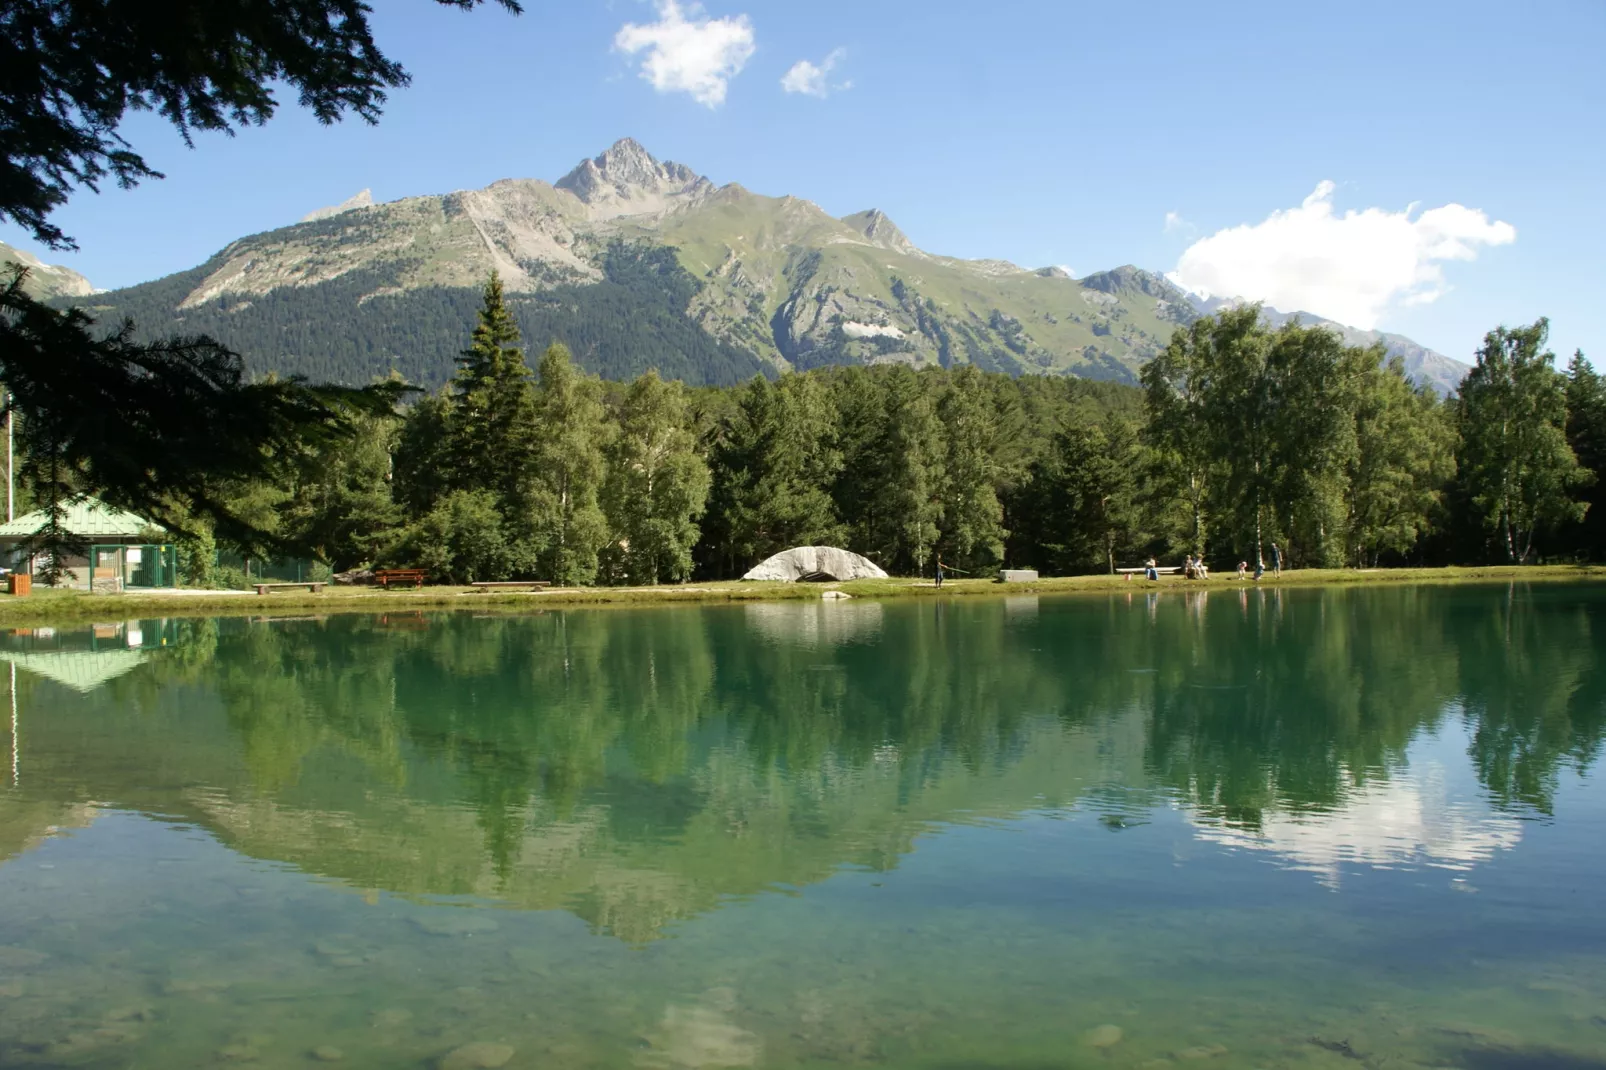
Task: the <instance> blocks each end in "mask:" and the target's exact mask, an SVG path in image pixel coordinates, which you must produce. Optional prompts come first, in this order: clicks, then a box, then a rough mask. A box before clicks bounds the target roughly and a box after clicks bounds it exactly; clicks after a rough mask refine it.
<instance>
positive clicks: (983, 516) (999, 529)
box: [937, 365, 1006, 571]
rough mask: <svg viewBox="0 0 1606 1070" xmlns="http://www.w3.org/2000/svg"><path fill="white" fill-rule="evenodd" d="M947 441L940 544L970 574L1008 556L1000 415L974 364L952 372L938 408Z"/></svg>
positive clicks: (942, 472) (941, 482) (943, 471)
mask: <svg viewBox="0 0 1606 1070" xmlns="http://www.w3.org/2000/svg"><path fill="white" fill-rule="evenodd" d="M937 412H938V416H939V418H940V419H941V421H942V428H943V437H944V439H945V440H946V443H945V444H946V447H947V449H946V456H945V457H944V459H943V461H944V463H943V467H942V470H941V479H940V486H941V487H942V521H941V524H942V533H941V545H942V547H943V548H944V549H945V550H947V551H948V553H950V554H951V555H952V558H951V560H952V563H953V564H955V565H958V566H962V567H964V568H966V569H969V570H971V571H975V570H978V569H983V568H986V567H988V566H992V565H997V564H998V563H999V562H1000V560H1001V559H1002V557H1003V554H1004V536H1005V534H1006V532H1005V531H1004V511H1003V507H1002V506H1001V505H999V502H998V493H997V491H996V489H995V482H996V479H997V476H998V470H997V466H996V464H995V462H994V449H995V444H996V443H997V442H998V439H999V426H998V415H997V412H996V410H995V409H994V407H993V399H992V393H991V391H990V390H989V389H988V388H987V384H986V383H985V381H984V380H983V378H982V374H981V372H980V371H978V370H977V369H976V367H975V366H974V365H967V366H965V367H964V368H961V369H960V370H959V371H957V372H955V373H953V375H952V376H951V377H950V378H949V380H948V383H947V385H946V386H945V387H944V388H943V391H942V396H941V400H940V401H939V402H938V405H937Z"/></svg>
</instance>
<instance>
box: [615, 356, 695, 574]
mask: <svg viewBox="0 0 1606 1070" xmlns="http://www.w3.org/2000/svg"><path fill="white" fill-rule="evenodd" d="M687 418H688V414H687V406H686V392H685V388H684V387H683V386H681V384H680V383H678V382H667V383H666V382H664V381H663V380H662V379H660V378H659V377H658V373H657V372H656V371H649V372H647V374H645V375H643V376H641V377H639V378H638V379H636V381H635V382H634V383H632V384H631V385H630V389H629V391H628V392H626V394H625V398H624V403H623V405H622V406H621V407H620V411H619V433H618V435H617V436H616V437H615V438H614V440H613V443H612V445H611V446H610V447H609V449H608V476H607V485H606V489H605V493H604V499H603V501H604V506H605V511H606V512H607V515H608V521H609V525H610V527H611V528H612V537H613V545H614V547H615V551H616V554H617V556H618V559H619V563H620V565H621V567H622V571H623V573H624V577H625V578H626V579H627V580H628V581H629V582H631V583H650V584H656V583H658V582H659V581H660V580H671V581H676V580H684V579H685V578H686V577H687V576H688V575H690V573H691V551H692V546H693V545H695V544H696V542H697V536H698V529H697V518H698V517H700V516H701V515H702V513H703V507H704V505H705V504H706V502H707V499H708V484H709V475H708V464H707V462H705V461H704V460H703V458H702V457H701V456H700V455H699V454H698V453H697V449H696V445H697V443H696V440H695V439H694V438H693V436H692V433H691V431H690V429H689V428H688V426H687Z"/></svg>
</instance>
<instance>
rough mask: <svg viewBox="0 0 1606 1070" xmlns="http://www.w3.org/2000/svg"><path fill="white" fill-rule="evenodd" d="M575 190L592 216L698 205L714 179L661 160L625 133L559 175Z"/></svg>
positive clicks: (653, 212) (652, 212) (561, 183)
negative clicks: (604, 150)
mask: <svg viewBox="0 0 1606 1070" xmlns="http://www.w3.org/2000/svg"><path fill="white" fill-rule="evenodd" d="M557 188H558V189H560V190H567V191H568V192H569V193H572V194H574V195H575V197H576V198H578V199H579V200H580V201H581V202H582V203H583V204H584V205H585V206H586V208H587V215H588V217H589V218H591V219H593V220H604V219H615V218H618V217H619V216H638V215H656V214H660V213H663V212H669V211H674V210H676V209H683V208H687V207H690V206H692V205H695V204H696V203H697V202H699V201H700V200H702V199H703V198H705V197H707V196H708V195H709V194H710V193H712V192H714V184H713V183H712V182H710V181H708V179H706V178H704V177H703V176H702V175H699V174H697V173H696V172H695V171H693V170H692V169H691V168H689V167H686V166H685V165H683V164H678V163H673V162H665V163H659V162H658V161H657V160H656V159H654V158H653V156H652V154H651V153H649V152H648V151H647V150H646V149H644V148H642V147H641V145H640V143H638V142H637V141H635V140H634V139H633V138H624V139H623V140H621V141H617V142H615V143H614V144H613V146H612V147H611V148H609V149H608V151H607V152H604V153H603V154H602V155H601V156H598V157H596V158H595V159H592V160H581V161H580V163H579V164H578V165H577V166H576V167H575V169H574V170H572V171H570V172H569V173H568V174H566V175H564V176H563V177H562V178H560V179H558V181H557Z"/></svg>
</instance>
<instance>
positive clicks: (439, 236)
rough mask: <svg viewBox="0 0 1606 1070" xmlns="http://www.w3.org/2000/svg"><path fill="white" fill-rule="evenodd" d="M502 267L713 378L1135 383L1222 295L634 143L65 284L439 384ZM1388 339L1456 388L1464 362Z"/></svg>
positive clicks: (643, 354) (292, 351) (526, 311)
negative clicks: (979, 371) (175, 262)
mask: <svg viewBox="0 0 1606 1070" xmlns="http://www.w3.org/2000/svg"><path fill="white" fill-rule="evenodd" d="M22 255H25V254H22ZM57 270H64V269H57ZM493 270H494V271H497V272H498V273H500V275H501V277H502V280H503V283H504V286H505V289H506V291H507V293H508V295H509V301H510V304H511V305H512V307H513V310H514V313H515V315H516V316H517V317H518V320H519V323H520V327H521V329H522V330H523V333H524V337H525V339H526V341H527V343H528V344H529V345H531V346H532V347H540V346H544V345H545V344H546V343H547V342H548V341H551V340H554V339H556V340H561V341H564V342H566V343H567V344H568V345H569V347H570V348H571V349H572V350H573V351H574V352H575V355H576V357H577V359H578V360H579V362H580V363H581V364H582V365H584V366H585V367H587V368H589V369H591V370H592V371H595V372H598V373H600V374H602V375H604V376H606V377H609V378H621V379H622V378H629V377H632V376H635V375H637V374H640V373H641V372H643V371H645V370H646V369H647V368H648V367H656V368H658V369H659V371H660V372H662V373H663V374H664V375H666V376H669V377H674V378H680V379H684V380H686V381H687V382H690V383H694V384H729V383H733V382H738V381H741V380H744V379H747V378H750V377H751V376H753V375H755V374H760V373H763V374H774V373H776V372H779V371H783V370H787V369H799V370H801V369H808V368H813V367H818V366H821V365H827V364H845V363H861V362H881V361H904V362H908V363H910V364H913V365H916V366H928V365H938V364H940V365H943V366H952V365H957V364H963V363H971V364H975V365H977V366H978V367H981V368H983V369H985V370H990V371H1001V372H1008V373H1011V374H1022V373H1029V372H1036V373H1051V374H1073V375H1078V376H1084V377H1089V378H1097V379H1114V380H1120V381H1128V382H1130V381H1134V380H1135V378H1136V373H1137V370H1138V369H1139V368H1140V367H1141V366H1142V365H1143V363H1144V362H1145V361H1147V360H1148V359H1149V358H1150V357H1152V356H1154V355H1155V354H1156V353H1158V352H1159V351H1160V349H1161V348H1162V347H1163V346H1164V345H1165V343H1166V341H1167V339H1168V338H1169V337H1170V335H1171V332H1172V331H1173V330H1174V329H1175V328H1176V327H1178V326H1180V325H1183V324H1187V323H1189V322H1192V320H1193V319H1195V318H1196V317H1197V316H1198V315H1200V314H1201V313H1202V312H1207V311H1209V310H1210V309H1209V305H1210V304H1211V303H1210V302H1203V301H1200V300H1199V299H1197V298H1195V297H1192V296H1190V295H1189V294H1187V293H1185V292H1183V291H1182V290H1181V289H1179V288H1178V287H1176V286H1175V285H1173V284H1172V283H1171V282H1170V281H1169V280H1167V279H1166V278H1165V277H1164V276H1162V275H1158V274H1155V273H1153V272H1148V271H1144V270H1141V269H1139V268H1135V267H1130V266H1127V267H1120V268H1116V269H1113V270H1110V271H1101V272H1098V273H1096V274H1092V275H1089V276H1087V277H1085V278H1082V279H1075V278H1072V277H1071V275H1070V273H1069V272H1067V271H1065V270H1064V269H1062V268H1057V267H1046V268H1039V269H1035V270H1034V269H1030V268H1024V267H1020V266H1017V265H1015V264H1012V263H1010V262H1008V261H1004V260H963V259H957V258H954V257H947V256H940V255H936V254H933V253H929V252H926V251H924V250H922V249H920V248H919V247H918V246H916V245H915V244H914V243H913V242H912V241H910V240H909V238H908V237H907V236H905V234H904V233H903V232H902V231H901V230H900V229H899V228H898V226H897V225H896V224H895V223H894V222H893V221H892V220H891V219H890V218H888V217H887V215H886V214H885V213H883V212H881V211H879V210H877V209H869V210H866V211H862V212H855V213H853V214H851V215H846V216H842V217H840V218H837V217H833V216H831V215H830V214H829V213H827V212H826V211H825V210H824V209H822V208H820V207H819V206H818V205H816V204H814V203H812V202H810V201H806V200H803V199H801V198H798V197H790V196H787V197H769V196H763V195H761V194H757V193H753V192H750V191H749V190H747V189H744V188H743V187H742V186H740V185H737V184H735V183H730V184H727V185H723V186H720V185H715V184H714V183H713V182H711V181H709V180H708V179H707V178H705V177H703V176H702V175H699V174H697V173H696V172H694V171H692V170H691V169H690V168H688V167H686V166H684V165H682V164H677V163H672V162H661V161H659V160H657V159H656V158H654V157H653V156H652V155H651V154H650V153H648V152H647V150H646V149H644V148H643V147H642V146H641V145H640V144H638V143H637V142H635V141H633V140H630V139H625V140H622V141H619V142H617V143H616V144H614V145H613V146H612V147H611V148H609V149H608V150H607V151H606V152H604V153H603V154H602V155H600V156H597V157H596V158H594V159H589V160H583V161H581V162H580V164H579V165H577V166H576V167H575V168H574V169H573V170H572V171H570V172H569V173H568V174H567V175H565V176H563V177H562V178H561V179H559V180H558V181H557V182H555V183H551V184H549V183H546V182H543V181H539V180H536V179H504V180H502V181H499V182H495V183H492V184H491V185H490V186H487V187H486V188H484V189H479V190H462V191H458V192H455V193H448V194H441V195H431V196H421V197H408V198H404V199H402V200H397V201H390V202H385V203H380V204H375V203H373V198H372V196H371V194H370V193H369V191H367V190H364V191H362V192H361V193H359V194H358V195H356V196H355V197H353V198H351V199H349V200H347V201H346V202H344V203H342V204H339V205H335V206H333V207H330V208H322V209H318V210H317V211H314V212H312V213H310V214H309V215H307V216H306V217H305V218H304V219H303V220H302V221H301V222H299V223H295V224H293V225H290V226H286V227H282V228H280V229H278V230H272V231H268V232H266V233H262V234H256V235H252V236H250V237H246V238H241V239H239V240H238V241H235V242H233V243H232V244H230V245H229V246H227V247H226V248H224V249H222V250H221V251H219V252H218V253H217V254H216V255H214V256H213V257H212V258H211V259H209V260H208V261H207V262H206V263H204V264H201V265H200V266H198V267H195V268H192V269H191V270H189V271H183V272H179V273H178V274H175V275H169V276H167V277H166V278H162V279H157V280H155V281H152V282H148V283H143V284H140V285H137V286H131V287H127V288H125V289H121V290H113V291H109V292H105V293H98V294H93V295H92V296H91V297H90V299H89V300H82V298H83V297H85V296H86V295H87V294H88V293H89V288H88V283H87V281H84V282H83V288H82V289H80V290H65V289H59V290H57V291H56V294H57V295H58V296H60V297H61V299H62V300H68V299H71V300H74V301H75V303H78V304H80V305H82V306H84V307H85V308H86V309H88V310H90V311H91V312H92V313H94V314H95V315H96V316H97V317H98V318H100V319H101V320H102V321H116V320H119V319H121V318H123V317H131V318H133V320H134V321H135V323H136V324H137V326H138V328H139V329H140V331H141V332H142V333H146V334H149V335H159V334H171V333H174V332H175V331H176V332H180V333H186V334H196V333H205V334H210V335H212V336H214V337H216V338H218V339H219V340H220V341H222V342H224V343H225V344H227V345H230V346H231V347H233V348H236V349H238V350H240V351H241V352H242V353H245V354H246V355H247V360H248V362H249V363H250V365H251V367H252V369H253V370H255V371H259V372H268V371H272V372H278V373H282V374H302V375H306V376H308V377H310V378H313V379H320V380H334V381H343V382H367V381H370V380H371V379H372V378H374V377H376V376H383V375H386V374H388V373H390V372H391V371H392V370H394V371H397V372H399V373H400V374H402V375H404V376H405V377H407V378H408V379H410V380H412V381H414V382H419V383H423V384H425V385H429V386H435V385H438V384H440V383H442V382H444V381H445V380H446V379H447V378H449V377H450V375H451V372H452V367H453V364H452V361H453V358H454V357H455V356H456V354H457V353H458V352H459V351H460V350H461V349H462V348H463V346H464V345H465V343H466V339H467V336H468V331H469V329H470V327H471V325H472V323H473V320H474V310H475V308H476V307H477V306H478V303H479V300H480V290H481V287H482V286H483V284H484V281H485V279H486V277H487V276H488V275H489V274H490V272H491V271H493ZM69 274H70V273H69ZM75 278H78V279H80V280H81V276H75ZM1217 304H1219V302H1218V303H1217ZM1268 317H1269V318H1272V319H1274V321H1276V320H1280V319H1281V318H1285V317H1282V314H1281V313H1275V312H1270V311H1269V312H1268ZM1304 318H1305V319H1307V320H1314V319H1315V317H1308V316H1307V317H1304ZM1324 322H1325V321H1324ZM1335 326H1336V325H1335ZM1343 330H1344V331H1345V332H1346V337H1348V338H1350V340H1352V341H1368V342H1369V341H1371V340H1373V337H1372V336H1371V335H1370V334H1369V333H1367V332H1354V331H1351V330H1350V329H1348V328H1343ZM1376 337H1377V338H1378V339H1380V340H1382V341H1383V342H1384V343H1385V344H1386V345H1387V346H1389V348H1390V350H1391V351H1392V352H1397V353H1399V354H1400V355H1401V356H1402V357H1403V358H1404V359H1405V361H1406V365H1407V370H1408V371H1409V372H1411V373H1412V374H1413V375H1414V376H1416V377H1417V378H1418V379H1419V380H1421V381H1425V382H1431V383H1433V384H1435V386H1436V387H1437V388H1438V389H1440V390H1441V391H1444V390H1448V389H1453V386H1454V384H1455V383H1456V382H1459V379H1460V375H1461V374H1464V372H1465V366H1464V365H1459V364H1458V363H1457V362H1455V361H1451V360H1449V358H1447V357H1443V356H1441V355H1439V354H1437V353H1433V352H1432V351H1431V350H1427V349H1424V348H1423V347H1421V346H1418V345H1416V344H1415V343H1413V342H1411V341H1410V340H1409V339H1405V338H1401V337H1399V336H1394V335H1383V336H1376Z"/></svg>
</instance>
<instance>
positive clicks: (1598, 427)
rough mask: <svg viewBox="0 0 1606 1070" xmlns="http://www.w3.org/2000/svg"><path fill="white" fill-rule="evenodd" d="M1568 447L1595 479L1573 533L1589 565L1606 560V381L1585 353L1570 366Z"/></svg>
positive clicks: (1574, 542)
mask: <svg viewBox="0 0 1606 1070" xmlns="http://www.w3.org/2000/svg"><path fill="white" fill-rule="evenodd" d="M1567 444H1568V445H1569V446H1571V447H1572V451H1573V455H1574V456H1575V457H1577V458H1578V463H1579V464H1580V465H1582V466H1583V467H1584V469H1585V470H1586V471H1588V472H1589V474H1590V475H1591V476H1592V477H1593V481H1592V482H1591V483H1590V484H1589V486H1587V487H1585V488H1583V489H1582V490H1581V491H1580V492H1579V494H1578V498H1579V500H1580V501H1581V502H1582V503H1583V505H1584V506H1585V508H1586V510H1587V511H1586V512H1585V513H1584V517H1583V520H1582V522H1581V523H1580V524H1579V525H1577V526H1576V527H1575V528H1573V529H1572V531H1571V532H1570V537H1571V543H1572V547H1573V551H1574V552H1575V553H1576V554H1578V555H1579V556H1580V557H1582V558H1583V559H1585V560H1588V561H1600V560H1606V508H1603V507H1602V506H1603V504H1606V482H1603V480H1606V380H1603V379H1602V378H1601V376H1600V374H1599V373H1598V372H1596V371H1595V369H1594V367H1593V366H1592V365H1591V364H1590V363H1589V361H1587V360H1585V359H1584V354H1583V353H1582V352H1574V353H1573V359H1572V360H1571V361H1569V362H1568V364H1567Z"/></svg>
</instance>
